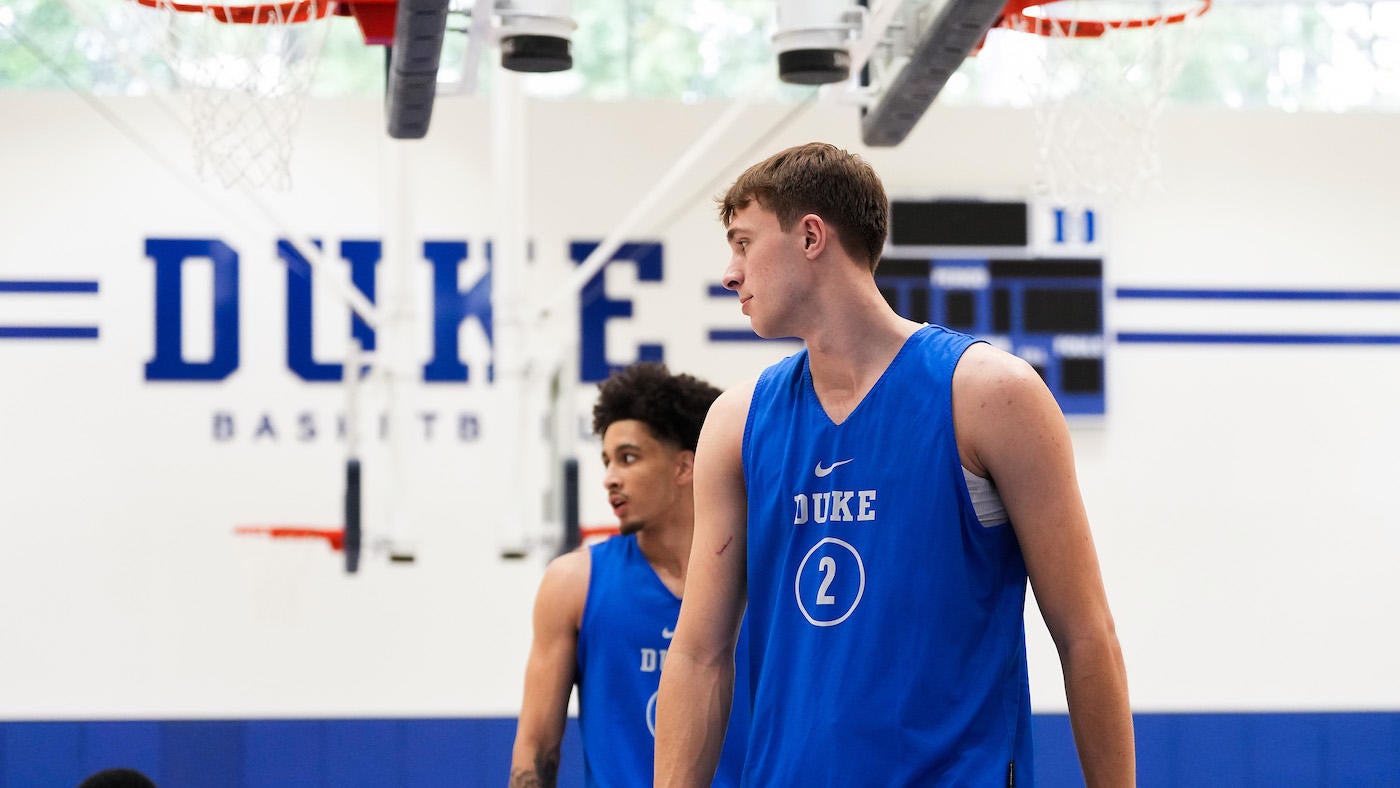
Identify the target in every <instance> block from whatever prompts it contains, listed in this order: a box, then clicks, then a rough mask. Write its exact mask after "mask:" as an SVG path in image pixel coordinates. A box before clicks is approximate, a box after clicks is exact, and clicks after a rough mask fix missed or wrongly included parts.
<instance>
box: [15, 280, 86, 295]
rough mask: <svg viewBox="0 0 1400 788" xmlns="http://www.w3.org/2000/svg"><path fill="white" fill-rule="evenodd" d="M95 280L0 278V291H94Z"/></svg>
mask: <svg viewBox="0 0 1400 788" xmlns="http://www.w3.org/2000/svg"><path fill="white" fill-rule="evenodd" d="M96 292H97V283H96V282H76V281H69V280H53V281H41V280H37V279H0V293H96Z"/></svg>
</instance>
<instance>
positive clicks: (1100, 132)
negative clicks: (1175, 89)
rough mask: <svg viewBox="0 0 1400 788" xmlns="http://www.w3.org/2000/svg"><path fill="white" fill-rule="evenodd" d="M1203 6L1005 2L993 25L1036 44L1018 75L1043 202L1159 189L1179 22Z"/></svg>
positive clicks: (1182, 32)
mask: <svg viewBox="0 0 1400 788" xmlns="http://www.w3.org/2000/svg"><path fill="white" fill-rule="evenodd" d="M1172 2H1176V3H1177V4H1176V5H1175V6H1174V7H1173V6H1171V5H1170V4H1171V3H1172ZM1210 6H1211V0H1136V2H1134V1H1133V0H1128V1H1127V2H1121V1H1120V0H1061V1H1060V2H1054V0H1011V2H1010V3H1009V4H1008V5H1007V6H1006V8H1005V9H1004V10H1003V12H1002V16H1001V18H1000V19H999V20H998V21H997V22H996V24H995V25H994V27H999V28H1003V29H1006V30H1012V31H1016V32H1020V33H1029V34H1033V35H1036V36H1038V37H1039V40H1040V42H1041V48H1040V50H1039V55H1038V57H1034V58H1032V59H1031V60H1032V63H1033V64H1034V65H1032V66H1031V68H1028V69H1026V71H1025V72H1023V73H1024V79H1025V82H1026V84H1027V86H1028V89H1029V92H1030V96H1031V99H1032V101H1033V103H1034V106H1035V112H1036V127H1037V133H1038V137H1039V139H1038V143H1039V145H1038V150H1037V157H1036V158H1037V171H1036V188H1037V191H1038V192H1040V194H1039V196H1040V197H1042V198H1044V199H1048V200H1051V201H1054V202H1056V203H1058V204H1060V205H1071V206H1072V205H1075V204H1077V203H1082V202H1084V201H1087V200H1091V199H1102V198H1105V197H1107V198H1121V197H1127V196H1132V195H1135V194H1137V193H1139V192H1140V191H1142V190H1144V189H1146V188H1151V187H1156V186H1158V185H1159V183H1160V176H1161V165H1160V161H1159V158H1158V139H1157V122H1158V119H1159V118H1160V115H1161V110H1162V107H1163V106H1164V104H1165V101H1166V97H1167V93H1168V91H1169V90H1170V88H1171V86H1172V84H1173V83H1174V82H1175V80H1176V76H1177V74H1178V73H1179V71H1180V69H1181V65H1182V63H1183V62H1184V58H1183V53H1184V51H1185V49H1186V47H1185V44H1186V43H1187V39H1186V36H1188V35H1189V34H1191V33H1193V32H1194V28H1195V27H1196V26H1195V25H1191V24H1186V23H1188V22H1190V21H1192V20H1194V19H1196V18H1198V17H1200V16H1201V15H1202V14H1204V13H1206V12H1207V11H1208V10H1210ZM1144 10H1145V11H1146V13H1144ZM1037 66H1038V68H1037ZM1029 72H1035V73H1029Z"/></svg>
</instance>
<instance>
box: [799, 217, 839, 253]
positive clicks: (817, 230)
mask: <svg viewBox="0 0 1400 788" xmlns="http://www.w3.org/2000/svg"><path fill="white" fill-rule="evenodd" d="M798 231H799V232H800V233H801V236H802V252H803V254H804V255H805V256H806V257H807V259H808V260H812V259H815V258H816V257H817V256H818V255H820V254H821V253H822V251H823V250H824V249H826V244H827V242H828V241H829V240H830V234H831V228H829V227H827V226H826V222H824V221H822V218H821V217H820V216H818V215H816V214H814V213H809V214H807V215H806V216H803V217H802V218H801V219H799V220H798Z"/></svg>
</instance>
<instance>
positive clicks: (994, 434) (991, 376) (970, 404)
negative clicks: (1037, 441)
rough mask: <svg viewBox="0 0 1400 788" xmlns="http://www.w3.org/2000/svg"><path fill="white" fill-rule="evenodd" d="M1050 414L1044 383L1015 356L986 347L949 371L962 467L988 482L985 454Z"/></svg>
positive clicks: (973, 349) (972, 349) (974, 348)
mask: <svg viewBox="0 0 1400 788" xmlns="http://www.w3.org/2000/svg"><path fill="white" fill-rule="evenodd" d="M1051 413H1053V414H1054V415H1056V416H1058V415H1059V406H1058V405H1057V404H1056V403H1055V399H1054V397H1053V396H1052V395H1051V394H1050V390H1049V389H1048V388H1047V387H1046V386H1045V381H1044V380H1042V379H1041V377H1040V375H1039V374H1038V373H1036V371H1035V368H1034V367H1032V366H1031V365H1030V364H1029V363H1027V362H1026V361H1025V360H1024V359H1022V358H1020V357H1019V356H1015V355H1013V354H1011V353H1007V352H1006V351H1004V350H1001V349H1000V348H997V347H994V346H992V345H990V344H987V343H985V342H977V343H974V344H973V345H971V346H969V347H968V348H967V350H966V351H965V352H964V353H963V355H962V358H961V359H959V360H958V365H957V368H956V369H954V371H953V426H954V429H955V430H956V432H957V436H958V451H959V453H960V454H961V455H962V461H963V467H965V468H967V469H968V470H969V471H972V472H973V473H975V474H977V475H979V476H986V475H987V473H986V467H985V464H984V458H983V457H981V454H982V451H983V449H985V448H986V447H987V446H988V445H989V444H991V443H993V442H995V441H999V440H1000V439H1001V438H1002V437H1004V436H1006V435H1008V434H1011V433H1014V431H1015V430H1017V429H1020V428H1022V427H1024V426H1028V425H1029V424H1030V423H1031V422H1035V421H1039V420H1040V419H1042V418H1044V417H1046V416H1047V415H1049V414H1051Z"/></svg>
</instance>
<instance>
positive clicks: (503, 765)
mask: <svg viewBox="0 0 1400 788" xmlns="http://www.w3.org/2000/svg"><path fill="white" fill-rule="evenodd" d="M1133 719H1134V727H1135V733H1136V736H1137V763H1138V782H1139V785H1141V786H1143V788H1154V786H1185V787H1191V788H1194V786H1201V787H1202V788H1205V787H1206V786H1210V787H1212V788H1214V787H1215V786H1232V788H1250V787H1252V786H1260V787H1262V786H1280V785H1290V786H1292V785H1305V786H1338V787H1341V786H1347V787H1348V788H1350V786H1394V785H1400V712H1334V713H1270V714H1137V715H1134V718H1133ZM1034 736H1035V759H1036V762H1035V776H1036V785H1038V786H1042V788H1059V786H1082V785H1083V779H1082V778H1081V777H1080V773H1079V763H1078V759H1077V756H1076V755H1075V750H1074V741H1073V737H1072V735H1071V733H1070V724H1069V717H1068V716H1066V715H1063V714H1037V715H1035V721H1034ZM514 738H515V720H514V719H504V718H475V719H363V720H350V719H347V720H204V721H194V720H190V721H129V722H118V721H92V722H84V721H68V722H3V723H0V785H3V786H18V787H21V788H48V787H49V786H53V788H73V786H76V785H77V784H78V783H79V782H81V781H82V779H83V778H84V777H86V776H88V775H90V774H93V773H95V772H97V771H101V770H102V769H109V768H119V767H120V768H131V769H138V770H140V771H142V772H144V773H145V774H146V775H147V776H149V777H150V778H151V779H152V780H154V781H155V783H156V784H157V785H159V786H162V788H272V787H273V786H276V787H277V788H285V787H287V786H296V787H297V788H314V787H317V786H324V788H358V786H374V788H438V787H439V786H443V787H455V786H503V785H505V784H506V781H507V775H508V773H509V770H510V751H511V746H512V743H513V741H514ZM561 760H562V762H561V768H560V771H559V785H560V786H570V787H572V786H580V785H582V784H583V762H582V756H581V751H580V750H579V739H578V728H577V725H576V722H575V721H574V720H570V721H569V725H568V727H567V728H566V731H565V736H564V747H563V754H562V759H561Z"/></svg>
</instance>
